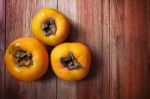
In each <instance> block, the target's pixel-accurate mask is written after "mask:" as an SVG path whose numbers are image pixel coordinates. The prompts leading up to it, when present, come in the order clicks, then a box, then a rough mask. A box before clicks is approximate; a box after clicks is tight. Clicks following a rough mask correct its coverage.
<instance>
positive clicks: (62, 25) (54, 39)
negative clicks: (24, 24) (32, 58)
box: [32, 8, 70, 46]
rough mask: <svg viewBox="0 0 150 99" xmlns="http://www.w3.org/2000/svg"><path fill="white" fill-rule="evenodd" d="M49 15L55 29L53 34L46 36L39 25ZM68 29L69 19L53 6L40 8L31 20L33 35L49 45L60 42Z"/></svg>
mask: <svg viewBox="0 0 150 99" xmlns="http://www.w3.org/2000/svg"><path fill="white" fill-rule="evenodd" d="M50 17H51V18H53V19H54V20H55V24H56V27H57V30H56V33H55V35H50V36H48V37H46V36H45V35H44V31H43V29H42V27H41V26H42V24H43V23H44V22H45V21H46V20H48V18H50ZM69 31H70V23H69V20H68V19H67V17H66V16H65V15H64V14H63V13H61V12H60V11H58V10H56V9H54V8H43V9H41V10H40V11H39V12H38V13H37V14H36V15H35V16H34V18H33V20H32V33H33V35H34V36H35V37H36V38H37V39H39V40H40V41H42V42H44V43H45V44H48V45H50V46H56V45H58V44H60V43H62V42H63V41H64V40H65V39H66V38H67V37H68V34H69Z"/></svg>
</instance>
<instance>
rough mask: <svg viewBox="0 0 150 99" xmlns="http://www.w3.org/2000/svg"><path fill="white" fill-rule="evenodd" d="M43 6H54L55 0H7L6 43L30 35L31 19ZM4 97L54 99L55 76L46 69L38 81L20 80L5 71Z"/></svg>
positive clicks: (55, 5)
mask: <svg viewBox="0 0 150 99" xmlns="http://www.w3.org/2000/svg"><path fill="white" fill-rule="evenodd" d="M45 6H51V7H54V8H56V7H57V1H56V0H22V1H20V0H7V5H6V15H7V16H6V32H7V34H6V43H7V44H6V45H8V44H9V43H10V42H11V41H13V40H15V39H16V38H18V37H27V36H32V35H31V32H30V31H31V20H32V18H33V16H34V15H35V13H36V12H37V11H39V10H40V9H41V8H43V7H45ZM5 93H6V99H20V98H21V99H49V98H51V99H55V98H56V77H55V76H54V74H53V73H52V71H51V70H50V68H49V70H48V72H47V74H46V75H44V77H43V78H41V79H40V80H38V81H34V82H29V83H25V82H21V81H18V80H16V79H14V78H12V77H11V76H10V74H9V73H6V91H5Z"/></svg>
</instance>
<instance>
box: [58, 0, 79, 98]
mask: <svg viewBox="0 0 150 99" xmlns="http://www.w3.org/2000/svg"><path fill="white" fill-rule="evenodd" d="M58 10H60V11H61V12H63V13H64V14H65V15H66V16H67V17H68V18H69V21H70V23H71V32H70V35H69V38H68V40H67V41H69V42H73V41H76V40H77V39H78V37H77V36H78V33H77V30H78V29H77V26H78V24H77V22H78V21H77V20H78V18H77V1H76V0H58ZM76 83H77V82H67V81H63V80H60V79H59V78H58V79H57V99H62V98H63V99H77V97H76V96H77V95H76V93H77V92H76V91H77V90H76V89H77V88H76Z"/></svg>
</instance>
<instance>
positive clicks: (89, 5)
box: [77, 0, 110, 99]
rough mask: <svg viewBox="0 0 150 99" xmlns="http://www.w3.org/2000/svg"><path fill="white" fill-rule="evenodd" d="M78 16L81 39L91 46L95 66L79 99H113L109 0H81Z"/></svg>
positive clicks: (81, 85)
mask: <svg viewBox="0 0 150 99" xmlns="http://www.w3.org/2000/svg"><path fill="white" fill-rule="evenodd" d="M78 18H79V19H78V35H79V36H78V40H79V41H81V42H83V43H85V44H86V45H87V46H88V47H89V48H90V50H91V52H92V65H91V70H90V72H89V75H88V77H87V78H85V79H84V80H82V81H80V82H78V84H77V99H83V97H84V98H85V99H109V96H110V95H109V1H108V0H87V1H86V2H85V1H84V0H78ZM103 45H104V46H103ZM104 59H105V60H104Z"/></svg>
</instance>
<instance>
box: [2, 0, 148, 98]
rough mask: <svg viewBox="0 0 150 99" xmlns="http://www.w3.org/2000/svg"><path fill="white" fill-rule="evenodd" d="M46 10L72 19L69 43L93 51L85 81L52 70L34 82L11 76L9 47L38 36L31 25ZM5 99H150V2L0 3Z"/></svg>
mask: <svg viewBox="0 0 150 99" xmlns="http://www.w3.org/2000/svg"><path fill="white" fill-rule="evenodd" d="M43 7H53V8H56V9H58V10H60V11H62V12H63V13H64V14H66V16H67V17H68V18H69V19H70V22H71V24H72V30H71V33H70V36H69V38H68V40H67V41H69V42H77V41H78V42H82V43H84V44H86V45H87V46H88V47H89V48H90V50H91V52H92V66H91V67H92V68H91V70H90V72H89V74H88V76H87V77H86V78H85V79H84V80H81V81H75V82H66V81H63V80H60V79H59V78H57V77H56V76H55V74H54V73H53V71H52V70H51V66H50V65H49V67H50V68H49V70H48V72H47V73H46V74H45V75H44V76H43V77H42V78H41V79H40V80H38V81H33V82H29V83H25V82H21V81H18V80H15V79H14V78H12V77H11V76H10V74H9V73H8V72H7V70H6V68H5V64H4V60H3V56H4V52H5V49H6V47H7V46H8V44H9V43H11V42H12V41H13V40H15V39H16V38H19V37H24V36H25V37H28V36H32V35H31V20H32V18H33V16H34V15H35V14H36V13H37V12H38V11H39V10H40V9H41V8H43ZM51 49H52V47H49V48H48V50H49V53H50V52H51ZM0 99H150V0H0Z"/></svg>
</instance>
